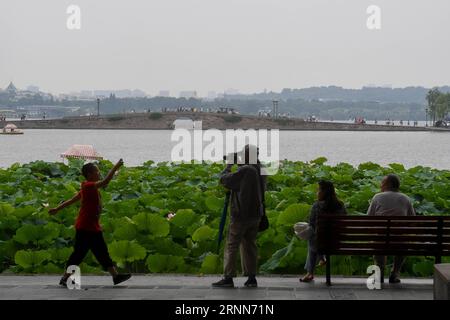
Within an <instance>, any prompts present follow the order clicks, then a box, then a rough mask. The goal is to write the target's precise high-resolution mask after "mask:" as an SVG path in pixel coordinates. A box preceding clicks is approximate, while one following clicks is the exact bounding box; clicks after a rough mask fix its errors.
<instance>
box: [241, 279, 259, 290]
mask: <svg viewBox="0 0 450 320" xmlns="http://www.w3.org/2000/svg"><path fill="white" fill-rule="evenodd" d="M244 286H246V287H247V288H256V287H258V282H257V281H256V278H248V279H247V281H245V283H244Z"/></svg>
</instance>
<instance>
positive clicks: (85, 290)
mask: <svg viewBox="0 0 450 320" xmlns="http://www.w3.org/2000/svg"><path fill="white" fill-rule="evenodd" d="M219 278H220V276H201V277H200V276H199V277H196V276H179V275H134V276H133V277H132V278H131V279H130V280H128V281H127V282H124V283H123V284H121V285H118V286H113V285H112V280H111V278H110V277H109V276H82V277H81V290H68V289H65V288H62V287H60V286H58V285H57V283H58V281H59V276H57V275H54V276H48V275H38V276H16V275H0V299H33V300H35V299H43V300H47V299H50V300H53V299H58V300H60V299H133V300H142V299H152V300H153V299H154V300H172V299H180V300H184V299H186V300H204V299H214V300H245V299H249V300H252V299H275V300H292V299H299V300H342V299H345V300H348V299H349V300H350V299H351V300H359V299H362V300H366V299H369V300H377V299H380V300H396V299H406V300H428V299H433V280H432V279H417V278H416V279H402V283H401V284H398V285H389V284H384V285H383V289H382V290H368V289H367V287H366V279H365V278H343V277H334V278H332V281H333V286H331V287H327V286H326V285H325V279H324V278H323V277H319V278H317V279H316V280H315V282H314V283H300V282H299V281H298V278H297V277H259V278H258V285H259V287H258V288H257V289H248V288H243V284H244V282H245V280H246V279H245V278H237V279H235V286H236V287H237V288H235V289H218V288H212V287H211V283H212V282H214V281H217V280H218V279H219Z"/></svg>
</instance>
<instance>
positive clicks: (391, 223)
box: [317, 215, 450, 257]
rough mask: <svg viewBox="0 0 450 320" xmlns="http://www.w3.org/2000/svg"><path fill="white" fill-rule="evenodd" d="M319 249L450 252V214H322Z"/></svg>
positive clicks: (363, 252)
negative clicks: (375, 215)
mask: <svg viewBox="0 0 450 320" xmlns="http://www.w3.org/2000/svg"><path fill="white" fill-rule="evenodd" d="M317 237H318V238H317V240H318V248H319V251H320V252H321V253H324V254H352V255H372V254H382V255H392V254H394V255H402V254H404V255H430V256H436V257H437V256H439V257H440V256H445V255H449V254H450V217H449V216H414V217H397V216H390V217H385V216H383V217H373V216H342V215H321V216H319V218H318V229H317Z"/></svg>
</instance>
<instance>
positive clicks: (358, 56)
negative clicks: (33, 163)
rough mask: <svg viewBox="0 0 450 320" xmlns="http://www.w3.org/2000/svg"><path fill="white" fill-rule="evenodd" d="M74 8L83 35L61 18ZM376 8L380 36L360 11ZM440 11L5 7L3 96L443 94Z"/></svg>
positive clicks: (323, 4) (318, 3)
mask: <svg viewBox="0 0 450 320" xmlns="http://www.w3.org/2000/svg"><path fill="white" fill-rule="evenodd" d="M70 4H76V5H78V6H79V7H80V8H81V30H72V31H71V30H68V29H67V27H66V20H67V17H68V14H67V13H66V9H67V7H68V6H69V5H70ZM371 4H375V5H378V6H379V7H380V8H381V30H376V31H373V30H368V29H367V27H366V20H367V17H368V14H367V13H366V9H367V7H368V6H369V5H371ZM449 12H450V1H448V0H432V1H429V0H371V1H366V0H150V1H149V0H126V1H125V0H122V1H118V0H70V1H66V0H39V1H36V0H28V1H25V0H9V1H3V0H2V1H1V2H0V88H4V87H6V86H7V85H8V83H9V81H11V80H13V81H14V83H15V84H16V85H17V86H18V87H19V88H25V87H26V86H27V85H29V84H35V85H38V86H39V87H40V88H41V89H42V90H44V91H50V92H54V93H60V92H70V91H78V90H82V89H124V88H129V89H135V88H139V89H142V90H144V91H146V92H147V93H149V94H152V95H154V94H157V93H158V92H159V90H170V91H171V93H172V94H176V93H177V92H178V91H180V90H197V91H198V92H199V93H200V94H202V95H205V94H206V93H207V92H208V91H210V90H215V91H217V92H221V91H223V90H224V89H227V88H235V89H238V90H240V91H241V92H244V93H247V92H260V91H262V90H264V89H265V88H266V89H267V90H275V91H279V90H281V89H282V88H285V87H287V88H300V87H309V86H316V85H339V86H344V87H349V88H359V87H361V86H363V85H367V84H377V85H385V84H391V85H393V86H394V87H403V86H409V85H423V86H427V87H431V86H435V85H449V84H450V41H449V31H450V19H449V18H448V17H449Z"/></svg>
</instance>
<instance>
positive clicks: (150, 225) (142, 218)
mask: <svg viewBox="0 0 450 320" xmlns="http://www.w3.org/2000/svg"><path fill="white" fill-rule="evenodd" d="M133 221H134V223H135V224H136V226H137V229H138V230H139V231H146V232H148V233H150V235H152V236H154V237H165V236H167V235H168V234H169V232H170V226H169V222H168V221H167V220H166V219H164V218H163V217H160V216H158V215H156V214H152V213H146V212H141V213H139V214H137V215H135V216H133Z"/></svg>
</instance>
